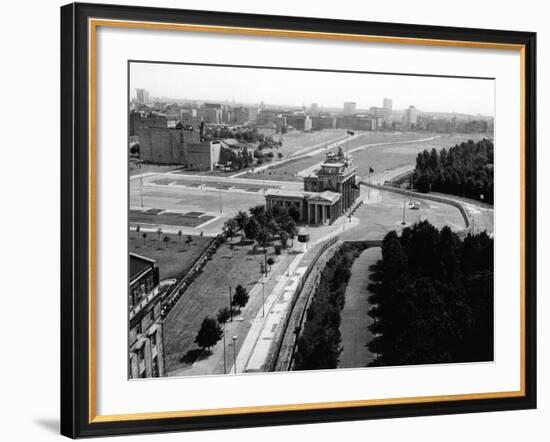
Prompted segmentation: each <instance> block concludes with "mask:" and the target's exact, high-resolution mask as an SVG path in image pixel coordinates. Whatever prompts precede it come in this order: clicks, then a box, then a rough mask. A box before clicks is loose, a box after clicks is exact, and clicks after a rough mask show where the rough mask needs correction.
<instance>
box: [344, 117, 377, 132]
mask: <svg viewBox="0 0 550 442" xmlns="http://www.w3.org/2000/svg"><path fill="white" fill-rule="evenodd" d="M376 118H377V117H373V116H370V115H348V116H344V117H338V118H337V119H336V128H337V129H351V130H376V129H377V119H376Z"/></svg>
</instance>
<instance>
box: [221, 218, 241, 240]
mask: <svg viewBox="0 0 550 442" xmlns="http://www.w3.org/2000/svg"><path fill="white" fill-rule="evenodd" d="M238 228H239V226H238V224H237V221H235V220H234V219H233V218H229V219H228V220H226V221H225V223H224V224H223V232H224V233H225V235H226V236H227V237H228V238H229V239H230V240H231V241H232V240H233V237H234V236H235V233H237V229H238Z"/></svg>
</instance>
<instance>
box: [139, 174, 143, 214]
mask: <svg viewBox="0 0 550 442" xmlns="http://www.w3.org/2000/svg"><path fill="white" fill-rule="evenodd" d="M139 199H140V202H141V208H142V209H143V175H141V176H140V177H139Z"/></svg>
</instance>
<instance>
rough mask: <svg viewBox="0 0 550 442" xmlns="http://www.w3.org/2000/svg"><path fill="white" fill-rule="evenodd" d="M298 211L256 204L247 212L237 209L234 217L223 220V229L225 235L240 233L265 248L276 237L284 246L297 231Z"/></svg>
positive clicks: (229, 236)
mask: <svg viewBox="0 0 550 442" xmlns="http://www.w3.org/2000/svg"><path fill="white" fill-rule="evenodd" d="M299 219H300V212H299V211H298V209H297V208H296V207H289V208H288V209H287V208H286V207H280V206H274V207H273V208H272V209H266V208H265V205H257V206H254V207H252V208H251V209H250V210H249V213H246V212H244V211H242V210H241V211H239V212H238V213H237V215H235V217H234V218H230V219H228V220H226V221H225V223H224V227H223V231H224V233H225V236H226V237H228V238H229V239H231V240H232V239H233V238H234V237H235V236H236V235H237V233H240V235H241V239H242V240H244V239H248V240H253V241H256V242H257V244H258V246H260V247H262V248H263V249H264V251H265V250H266V248H267V246H268V244H269V243H271V242H272V241H273V240H274V239H276V238H278V239H279V240H280V242H281V247H282V248H286V247H287V244H288V240H289V239H293V238H294V237H295V236H296V234H297V233H298V227H297V224H296V223H297V221H298V220H299Z"/></svg>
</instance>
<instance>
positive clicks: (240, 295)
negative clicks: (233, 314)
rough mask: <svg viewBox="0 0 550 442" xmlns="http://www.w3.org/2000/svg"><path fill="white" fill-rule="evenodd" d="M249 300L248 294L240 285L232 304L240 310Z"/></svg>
mask: <svg viewBox="0 0 550 442" xmlns="http://www.w3.org/2000/svg"><path fill="white" fill-rule="evenodd" d="M248 298H249V296H248V292H247V291H246V289H245V288H244V287H243V286H242V285H240V284H239V285H238V286H237V288H236V289H235V294H234V295H233V302H232V304H233V305H234V306H235V307H237V308H238V309H239V310H240V309H241V308H243V307H244V306H245V305H246V303H247V302H248Z"/></svg>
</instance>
